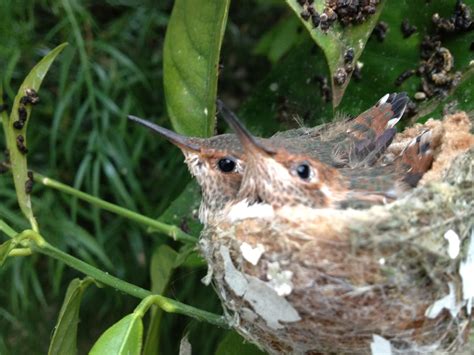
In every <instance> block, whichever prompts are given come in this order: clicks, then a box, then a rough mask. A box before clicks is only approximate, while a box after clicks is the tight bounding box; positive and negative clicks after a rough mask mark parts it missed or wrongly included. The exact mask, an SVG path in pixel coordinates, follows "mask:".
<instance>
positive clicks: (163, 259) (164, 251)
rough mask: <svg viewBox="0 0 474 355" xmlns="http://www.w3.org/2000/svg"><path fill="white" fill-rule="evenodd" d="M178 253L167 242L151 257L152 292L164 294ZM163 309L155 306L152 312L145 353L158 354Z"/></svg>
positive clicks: (146, 354) (144, 348) (145, 354)
mask: <svg viewBox="0 0 474 355" xmlns="http://www.w3.org/2000/svg"><path fill="white" fill-rule="evenodd" d="M177 256H178V253H177V252H176V251H175V250H174V249H173V248H171V247H170V246H168V245H166V244H162V245H160V246H158V247H157V248H156V249H155V251H154V252H153V255H152V257H151V264H150V275H151V292H153V294H159V295H162V294H163V293H164V292H165V289H166V286H167V285H168V283H169V281H170V278H171V275H172V274H173V270H174V268H175V262H176V257H177ZM162 315H163V311H162V310H161V309H159V308H158V307H153V308H152V309H151V313H150V324H149V326H148V331H147V335H146V341H145V346H144V347H143V354H144V355H148V354H149V355H153V354H157V353H158V351H159V345H160V344H159V342H160V332H159V330H160V323H161V317H162Z"/></svg>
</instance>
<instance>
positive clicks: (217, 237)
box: [200, 114, 474, 354]
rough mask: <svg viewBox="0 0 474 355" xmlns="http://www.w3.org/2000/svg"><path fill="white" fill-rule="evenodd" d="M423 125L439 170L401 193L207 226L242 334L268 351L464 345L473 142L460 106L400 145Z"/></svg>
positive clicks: (471, 253) (473, 286) (225, 295)
mask: <svg viewBox="0 0 474 355" xmlns="http://www.w3.org/2000/svg"><path fill="white" fill-rule="evenodd" d="M459 115H461V116H459ZM460 117H461V118H460ZM426 125H428V126H429V125H432V126H433V127H435V126H436V127H437V128H438V129H439V131H438V132H437V134H438V138H437V139H438V148H437V152H436V155H435V162H434V164H433V174H431V176H427V179H425V180H424V181H422V182H421V184H420V186H419V187H417V188H416V189H414V190H412V191H410V192H409V193H408V194H407V195H406V196H405V197H403V198H402V199H399V200H397V201H395V202H393V203H390V204H387V205H383V206H373V207H371V208H369V209H365V210H353V209H346V210H336V209H310V208H304V207H283V208H280V209H279V210H273V211H271V213H270V212H269V211H268V207H262V206H260V207H258V206H257V207H254V211H253V215H251V214H248V215H247V217H245V218H242V219H237V220H230V219H229V218H226V217H222V218H219V219H217V220H215V221H213V222H212V223H210V224H209V225H208V226H207V227H206V228H205V230H204V231H203V234H202V237H201V241H200V248H201V251H202V253H203V255H204V256H205V258H206V259H207V262H208V264H209V274H208V276H209V278H208V281H210V280H211V278H210V276H211V275H212V280H213V284H214V286H215V288H216V291H217V293H218V295H219V297H220V299H221V300H222V303H223V307H224V309H225V311H226V313H227V315H228V317H229V321H230V322H231V324H232V326H233V327H234V328H235V329H236V330H237V331H238V332H239V333H240V334H241V335H242V336H243V337H244V338H246V339H248V340H249V341H251V342H253V343H255V344H257V345H258V346H260V347H261V348H263V349H264V350H266V351H268V352H270V353H282V352H284V353H308V354H312V353H328V352H331V353H369V352H370V351H372V352H374V353H377V352H378V353H385V352H387V353H388V351H391V352H392V353H397V352H403V353H406V352H407V351H411V352H413V353H417V352H420V353H421V352H455V351H459V350H460V349H462V348H463V346H464V345H465V344H466V342H467V341H468V340H467V339H468V335H469V331H470V320H471V311H472V300H473V297H474V232H473V219H474V201H473V192H474V191H473V186H474V166H473V158H474V148H471V149H469V148H470V147H472V146H473V143H474V142H473V137H472V135H470V133H469V129H470V128H469V120H468V118H467V116H465V115H462V114H458V115H457V116H456V115H453V116H451V117H448V118H445V120H443V121H437V122H434V121H430V122H428V123H427V124H425V125H424V126H417V127H415V128H411V129H410V130H411V131H410V130H407V131H406V132H404V133H401V134H399V136H398V138H397V141H396V142H395V143H394V145H393V147H392V150H394V151H396V149H397V142H398V143H400V146H402V142H403V140H404V139H409V138H410V136H415V135H416V134H417V133H418V132H419V131H420V130H423V129H425V128H426ZM450 125H454V126H455V127H457V131H453V130H452V127H451V126H450ZM463 125H464V126H463ZM433 127H431V128H433ZM460 127H461V128H460ZM456 132H457V133H456ZM463 139H464V141H462V140H463ZM435 171H436V173H435Z"/></svg>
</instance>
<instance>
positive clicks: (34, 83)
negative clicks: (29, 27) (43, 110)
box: [4, 43, 67, 230]
mask: <svg viewBox="0 0 474 355" xmlns="http://www.w3.org/2000/svg"><path fill="white" fill-rule="evenodd" d="M65 46H67V43H63V44H61V45H59V46H57V47H56V48H55V49H53V50H52V51H51V52H49V53H48V54H47V55H46V56H45V57H44V58H43V59H41V61H40V62H39V63H38V64H36V65H35V67H34V68H33V69H32V70H31V71H30V73H29V74H28V76H27V77H26V78H25V80H24V81H23V83H22V84H21V86H20V89H19V90H18V93H17V95H16V97H15V100H14V102H13V107H12V111H11V113H10V118H9V120H4V128H5V131H6V132H8V133H7V135H6V136H7V146H8V150H9V152H10V161H11V170H12V174H13V180H14V182H15V190H16V194H17V199H18V203H19V205H20V209H21V211H22V212H23V214H24V215H25V217H26V218H27V219H28V220H29V222H30V224H31V226H32V228H33V229H35V230H37V223H36V219H35V217H34V215H33V210H32V208H31V198H30V195H29V193H28V192H27V191H26V188H25V184H26V182H27V181H28V166H27V162H26V154H24V153H22V152H20V150H19V149H18V147H17V139H18V137H20V136H22V137H23V142H22V144H23V145H24V146H25V147H28V144H27V143H28V141H27V137H26V128H27V126H28V122H29V118H30V114H31V105H30V104H28V105H21V106H22V107H24V109H25V110H26V121H25V123H24V125H23V127H22V128H21V129H15V128H14V127H13V125H14V122H17V121H19V109H20V100H21V98H22V97H23V96H25V95H26V92H27V90H29V89H33V90H35V91H36V92H37V91H38V90H39V88H40V86H41V83H42V82H43V79H44V77H45V75H46V73H47V72H48V70H49V67H50V66H51V64H52V63H53V61H54V59H55V58H56V57H57V56H58V54H59V53H61V51H62V50H63V49H64V47H65Z"/></svg>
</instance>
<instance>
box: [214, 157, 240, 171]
mask: <svg viewBox="0 0 474 355" xmlns="http://www.w3.org/2000/svg"><path fill="white" fill-rule="evenodd" d="M235 165H236V164H235V161H234V159H232V158H229V157H225V158H222V159H220V160H219V161H218V162H217V166H218V167H219V170H220V171H222V172H224V173H230V172H231V171H233V170H234V169H235Z"/></svg>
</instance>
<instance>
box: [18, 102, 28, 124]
mask: <svg viewBox="0 0 474 355" xmlns="http://www.w3.org/2000/svg"><path fill="white" fill-rule="evenodd" d="M26 117H27V112H26V108H25V106H23V105H20V107H18V119H19V120H20V121H21V122H23V123H24V122H25V121H26Z"/></svg>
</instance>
